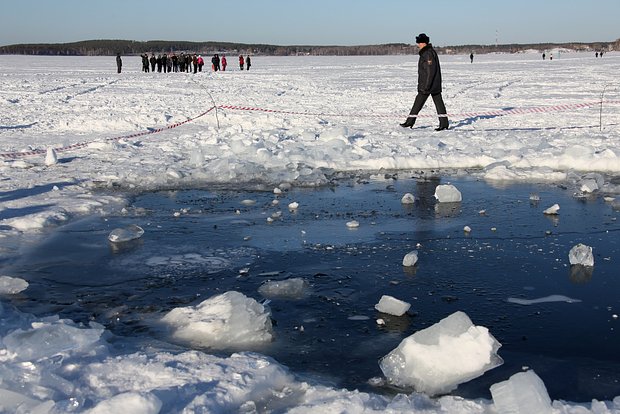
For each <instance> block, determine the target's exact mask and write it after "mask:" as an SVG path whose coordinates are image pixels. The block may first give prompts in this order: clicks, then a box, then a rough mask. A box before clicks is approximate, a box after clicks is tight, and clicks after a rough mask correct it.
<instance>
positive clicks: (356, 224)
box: [347, 220, 360, 229]
mask: <svg viewBox="0 0 620 414" xmlns="http://www.w3.org/2000/svg"><path fill="white" fill-rule="evenodd" d="M359 226H360V223H359V221H357V220H351V221H347V227H348V228H350V229H356V228H358V227H359Z"/></svg>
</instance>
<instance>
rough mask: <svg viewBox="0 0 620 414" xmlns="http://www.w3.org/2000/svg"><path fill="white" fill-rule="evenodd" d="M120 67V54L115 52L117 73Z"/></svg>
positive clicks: (121, 60) (121, 62) (121, 64)
mask: <svg viewBox="0 0 620 414" xmlns="http://www.w3.org/2000/svg"><path fill="white" fill-rule="evenodd" d="M122 67H123V59H121V54H120V53H117V54H116V69H117V70H118V73H121V68H122Z"/></svg>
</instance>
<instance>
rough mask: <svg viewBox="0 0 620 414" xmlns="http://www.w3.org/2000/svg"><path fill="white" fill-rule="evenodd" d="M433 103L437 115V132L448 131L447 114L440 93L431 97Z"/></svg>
mask: <svg viewBox="0 0 620 414" xmlns="http://www.w3.org/2000/svg"><path fill="white" fill-rule="evenodd" d="M433 102H434V103H435V108H436V109H437V115H439V128H437V130H438V131H441V130H442V129H448V113H447V111H446V105H445V104H444V103H443V98H442V97H441V94H440V93H438V94H437V95H433Z"/></svg>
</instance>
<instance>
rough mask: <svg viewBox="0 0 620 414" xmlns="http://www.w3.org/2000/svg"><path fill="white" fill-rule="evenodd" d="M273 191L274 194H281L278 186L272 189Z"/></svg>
mask: <svg viewBox="0 0 620 414" xmlns="http://www.w3.org/2000/svg"><path fill="white" fill-rule="evenodd" d="M273 193H274V194H282V190H280V189H279V188H278V187H276V188H274V189H273Z"/></svg>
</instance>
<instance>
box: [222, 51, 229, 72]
mask: <svg viewBox="0 0 620 414" xmlns="http://www.w3.org/2000/svg"><path fill="white" fill-rule="evenodd" d="M227 64H228V62H226V55H222V71H225V70H226V65H227Z"/></svg>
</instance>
